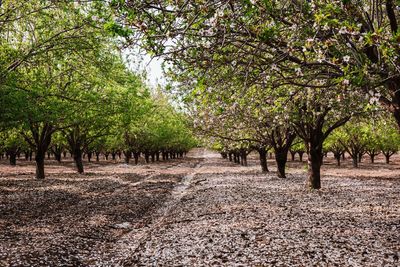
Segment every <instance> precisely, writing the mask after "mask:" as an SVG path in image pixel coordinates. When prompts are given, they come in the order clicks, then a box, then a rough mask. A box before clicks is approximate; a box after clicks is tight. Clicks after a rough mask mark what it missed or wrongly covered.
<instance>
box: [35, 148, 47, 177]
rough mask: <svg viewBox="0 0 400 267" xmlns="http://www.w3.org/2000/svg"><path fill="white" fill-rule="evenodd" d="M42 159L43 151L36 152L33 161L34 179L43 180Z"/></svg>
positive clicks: (43, 156)
mask: <svg viewBox="0 0 400 267" xmlns="http://www.w3.org/2000/svg"><path fill="white" fill-rule="evenodd" d="M44 158H45V152H43V151H36V154H35V161H36V179H40V180H42V179H44V177H45V174H44Z"/></svg>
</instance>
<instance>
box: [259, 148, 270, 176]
mask: <svg viewBox="0 0 400 267" xmlns="http://www.w3.org/2000/svg"><path fill="white" fill-rule="evenodd" d="M258 153H259V155H260V165H261V171H262V172H263V173H267V172H269V170H268V164H267V151H266V150H265V147H261V148H259V149H258Z"/></svg>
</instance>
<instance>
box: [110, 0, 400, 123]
mask: <svg viewBox="0 0 400 267" xmlns="http://www.w3.org/2000/svg"><path fill="white" fill-rule="evenodd" d="M111 5H112V7H113V8H114V9H115V10H116V13H117V16H118V18H117V19H116V22H117V23H118V25H120V26H121V27H127V28H129V29H133V30H134V31H133V32H132V38H131V39H136V40H140V38H139V37H142V39H141V42H140V43H141V44H142V46H144V47H145V48H146V49H148V50H149V51H152V52H153V53H154V54H155V55H164V56H165V58H166V60H168V61H169V62H171V63H173V64H175V65H177V66H181V68H185V65H184V64H183V63H187V64H188V65H193V66H194V67H195V68H200V69H203V70H204V72H206V71H207V68H208V67H210V66H213V68H215V66H218V65H219V66H223V65H226V64H233V65H235V66H245V67H247V68H246V70H245V71H244V72H243V71H241V70H240V69H238V70H233V71H232V73H231V74H232V76H238V75H245V77H247V78H248V79H247V80H248V82H258V81H261V82H264V81H263V80H262V79H259V77H260V76H263V77H266V76H268V75H270V74H269V72H268V66H270V65H275V66H277V67H278V68H279V69H286V72H285V73H283V75H280V76H279V78H280V79H279V82H280V83H281V84H290V85H292V86H300V87H303V88H305V89H306V88H308V87H309V82H310V81H312V80H319V79H323V80H329V81H330V83H325V85H327V86H325V88H327V89H330V88H332V87H335V85H340V84H342V83H344V84H346V85H349V86H351V87H352V88H353V90H357V91H359V92H360V93H361V94H363V95H366V97H367V98H368V99H370V100H371V101H372V102H374V101H379V102H380V103H381V104H382V105H383V106H384V107H385V108H387V110H388V111H390V112H391V113H392V114H393V115H394V117H395V119H396V121H397V123H398V124H399V125H400V93H399V92H400V90H398V87H399V84H400V83H399V80H400V78H399V76H400V75H399V74H400V73H399V69H400V68H399V64H400V63H399V60H398V58H399V53H400V52H399V49H398V37H399V36H398V19H399V9H398V8H397V3H396V2H395V1H393V0H373V1H363V0H360V1H343V0H335V1H330V0H329V1H328V0H313V1H305V0H304V1H276V0H270V1H259V0H255V1H247V0H242V1H228V0H226V1H212V2H207V1H206V2H204V1H203V2H198V1H191V2H190V3H189V2H185V1H175V2H170V1H168V2H167V1H155V0H154V1H145V2H144V1H138V0H129V1H125V0H114V1H112V2H111ZM254 70H257V73H258V74H257V76H258V77H252V76H251V75H248V74H249V73H251V72H253V71H254ZM296 72H298V73H299V72H301V73H303V74H304V75H294V74H295V73H296ZM299 76H301V77H299Z"/></svg>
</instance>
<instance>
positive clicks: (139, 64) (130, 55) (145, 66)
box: [123, 50, 165, 87]
mask: <svg viewBox="0 0 400 267" xmlns="http://www.w3.org/2000/svg"><path fill="white" fill-rule="evenodd" d="M123 56H124V57H125V58H126V59H127V60H128V66H129V68H130V69H131V70H133V71H136V72H142V71H143V70H145V71H146V73H147V80H148V84H149V85H150V86H151V87H156V86H157V85H158V84H161V85H163V84H165V77H164V75H163V71H162V67H161V66H162V63H163V60H162V59H161V58H151V56H150V55H148V54H145V55H141V56H138V53H137V52H136V51H132V50H125V51H124V52H123Z"/></svg>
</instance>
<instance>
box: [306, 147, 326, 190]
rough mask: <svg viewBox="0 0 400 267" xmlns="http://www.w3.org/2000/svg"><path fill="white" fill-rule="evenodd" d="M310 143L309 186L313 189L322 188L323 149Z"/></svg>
mask: <svg viewBox="0 0 400 267" xmlns="http://www.w3.org/2000/svg"><path fill="white" fill-rule="evenodd" d="M319 147H321V146H317V147H315V146H314V145H313V144H309V152H308V186H309V187H310V188H312V189H320V188H321V165H322V158H323V155H322V149H321V148H319Z"/></svg>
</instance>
